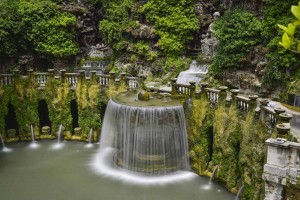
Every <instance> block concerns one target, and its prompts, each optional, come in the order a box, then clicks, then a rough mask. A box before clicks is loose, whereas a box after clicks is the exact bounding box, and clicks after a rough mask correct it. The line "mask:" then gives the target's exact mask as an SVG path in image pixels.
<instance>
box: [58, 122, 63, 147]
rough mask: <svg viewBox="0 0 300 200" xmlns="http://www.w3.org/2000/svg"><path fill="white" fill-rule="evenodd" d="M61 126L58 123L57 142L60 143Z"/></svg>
mask: <svg viewBox="0 0 300 200" xmlns="http://www.w3.org/2000/svg"><path fill="white" fill-rule="evenodd" d="M62 128H63V125H62V124H61V125H59V128H58V132H57V144H60V142H61V141H60V140H61V137H62V135H61V133H62Z"/></svg>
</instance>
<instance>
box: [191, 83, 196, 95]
mask: <svg viewBox="0 0 300 200" xmlns="http://www.w3.org/2000/svg"><path fill="white" fill-rule="evenodd" d="M189 83H190V97H192V98H193V97H194V96H195V90H196V85H195V84H196V82H195V81H190V82H189Z"/></svg>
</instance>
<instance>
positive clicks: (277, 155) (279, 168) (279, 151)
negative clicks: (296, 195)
mask: <svg viewBox="0 0 300 200" xmlns="http://www.w3.org/2000/svg"><path fill="white" fill-rule="evenodd" d="M266 145H267V146H268V154H267V163H266V164H265V165H264V173H263V179H264V181H265V191H266V192H265V198H264V199H265V200H271V199H272V200H281V199H282V194H283V188H284V186H286V185H287V184H297V181H298V180H299V178H300V165H299V162H300V156H299V155H300V143H296V142H290V141H287V140H285V139H282V138H277V139H272V138H270V139H268V140H267V141H266Z"/></svg>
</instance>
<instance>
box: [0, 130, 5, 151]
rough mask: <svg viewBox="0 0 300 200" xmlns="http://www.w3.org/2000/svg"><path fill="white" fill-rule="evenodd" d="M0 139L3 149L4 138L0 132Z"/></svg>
mask: <svg viewBox="0 0 300 200" xmlns="http://www.w3.org/2000/svg"><path fill="white" fill-rule="evenodd" d="M0 141H1V144H2V147H3V149H4V148H5V144H4V140H3V138H2V134H1V133H0Z"/></svg>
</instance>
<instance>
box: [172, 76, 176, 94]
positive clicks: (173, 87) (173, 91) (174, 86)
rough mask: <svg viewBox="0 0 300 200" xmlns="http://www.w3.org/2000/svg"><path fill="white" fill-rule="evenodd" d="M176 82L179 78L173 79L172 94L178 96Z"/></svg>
mask: <svg viewBox="0 0 300 200" xmlns="http://www.w3.org/2000/svg"><path fill="white" fill-rule="evenodd" d="M176 81H177V78H171V94H172V95H176V94H177V89H176V85H175V84H176Z"/></svg>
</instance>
